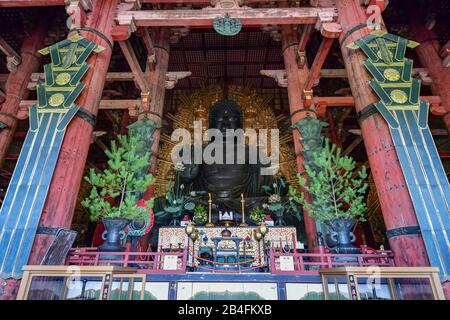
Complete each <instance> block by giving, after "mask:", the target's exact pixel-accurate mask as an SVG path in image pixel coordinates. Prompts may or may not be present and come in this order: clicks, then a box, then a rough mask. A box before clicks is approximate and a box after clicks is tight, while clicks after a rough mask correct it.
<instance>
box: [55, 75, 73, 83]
mask: <svg viewBox="0 0 450 320" xmlns="http://www.w3.org/2000/svg"><path fill="white" fill-rule="evenodd" d="M70 78H71V77H70V74H69V73H67V72H63V73H60V74H58V75H57V76H56V79H55V82H56V84H57V85H59V86H64V85H66V84H68V83H69V81H70Z"/></svg>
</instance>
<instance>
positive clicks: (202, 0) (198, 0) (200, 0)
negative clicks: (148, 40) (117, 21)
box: [140, 0, 274, 5]
mask: <svg viewBox="0 0 450 320" xmlns="http://www.w3.org/2000/svg"><path fill="white" fill-rule="evenodd" d="M140 2H141V3H154V4H157V3H181V4H186V3H187V4H206V5H210V4H211V0H140ZM262 2H274V0H244V4H251V3H262Z"/></svg>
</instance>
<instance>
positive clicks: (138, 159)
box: [81, 135, 155, 221]
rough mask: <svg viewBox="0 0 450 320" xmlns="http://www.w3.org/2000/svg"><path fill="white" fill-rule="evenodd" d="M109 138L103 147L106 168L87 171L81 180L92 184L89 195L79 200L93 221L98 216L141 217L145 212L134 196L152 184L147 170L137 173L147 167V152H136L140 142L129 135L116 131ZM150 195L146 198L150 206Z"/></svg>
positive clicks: (152, 180) (151, 203)
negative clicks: (112, 138) (104, 149)
mask: <svg viewBox="0 0 450 320" xmlns="http://www.w3.org/2000/svg"><path fill="white" fill-rule="evenodd" d="M117 139H118V144H117V142H116V141H112V142H111V149H110V150H106V151H105V153H106V156H107V157H108V159H109V160H108V165H109V169H106V170H104V171H103V172H102V173H96V172H95V170H94V169H91V170H90V171H89V174H88V175H87V176H85V177H84V178H85V180H86V181H87V182H88V183H89V184H91V185H92V190H91V193H90V195H89V196H88V197H87V198H85V199H84V200H83V201H82V202H81V204H82V205H83V206H84V207H86V208H87V209H88V210H89V211H90V213H91V219H92V220H93V221H95V220H99V219H101V218H126V219H130V220H144V219H145V218H147V217H148V212H147V211H146V210H144V209H143V208H142V207H139V206H137V205H136V202H137V201H138V196H139V195H140V194H142V193H143V192H145V191H146V190H147V188H148V187H149V186H150V185H152V184H154V182H155V179H154V177H153V175H152V174H151V173H147V174H140V173H141V172H142V170H145V169H146V168H148V162H149V157H150V153H149V152H147V153H145V154H144V155H143V156H142V155H140V152H138V151H139V149H141V150H142V148H140V144H141V143H142V142H141V141H140V140H139V138H138V137H136V136H133V135H128V136H125V135H119V136H117ZM153 200H154V199H153V198H152V199H150V200H148V201H147V202H146V205H147V207H149V208H151V207H153Z"/></svg>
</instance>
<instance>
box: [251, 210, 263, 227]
mask: <svg viewBox="0 0 450 320" xmlns="http://www.w3.org/2000/svg"><path fill="white" fill-rule="evenodd" d="M265 217H266V212H265V211H264V210H263V209H262V208H260V207H256V208H253V209H251V210H250V219H251V220H252V221H253V222H254V223H255V224H261V223H262V222H264V218H265Z"/></svg>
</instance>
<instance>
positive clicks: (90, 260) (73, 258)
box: [66, 248, 187, 273]
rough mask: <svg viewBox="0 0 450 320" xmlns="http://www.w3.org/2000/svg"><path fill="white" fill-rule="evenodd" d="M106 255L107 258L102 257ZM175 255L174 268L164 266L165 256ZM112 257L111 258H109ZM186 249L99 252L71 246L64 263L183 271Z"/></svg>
mask: <svg viewBox="0 0 450 320" xmlns="http://www.w3.org/2000/svg"><path fill="white" fill-rule="evenodd" d="M105 255H108V259H102V256H103V257H105ZM168 256H172V257H173V256H175V257H177V263H176V268H171V269H167V266H165V267H166V268H164V262H165V257H168ZM111 258H113V259H111ZM186 261H187V251H186V250H183V251H181V252H129V251H126V252H100V251H97V248H73V249H71V250H70V251H69V254H68V256H67V260H66V264H70V265H79V266H104V265H114V266H122V267H135V268H136V267H137V268H138V269H139V272H141V273H185V272H186Z"/></svg>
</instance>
